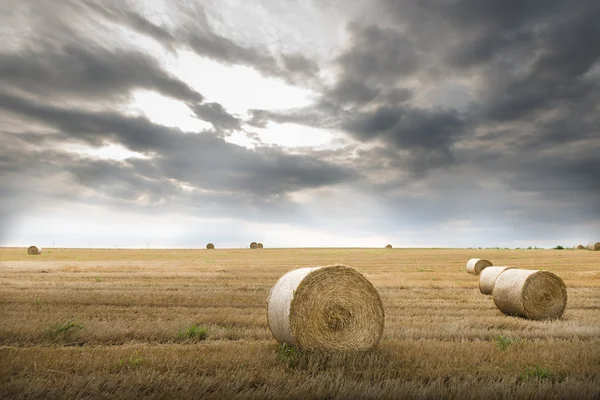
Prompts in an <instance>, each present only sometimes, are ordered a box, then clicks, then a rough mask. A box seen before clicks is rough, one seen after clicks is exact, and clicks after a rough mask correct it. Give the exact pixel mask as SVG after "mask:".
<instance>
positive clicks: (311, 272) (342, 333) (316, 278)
mask: <svg viewBox="0 0 600 400" xmlns="http://www.w3.org/2000/svg"><path fill="white" fill-rule="evenodd" d="M267 316H268V320H269V328H270V329H271V332H272V333H273V337H275V339H276V340H277V341H278V342H279V343H286V344H288V345H291V346H296V347H298V348H301V349H305V350H320V351H350V350H368V349H371V348H373V347H374V346H376V345H377V343H378V342H379V340H380V339H381V336H382V334H383V325H384V318H385V316H384V311H383V303H382V302H381V298H380V297H379V293H377V290H376V289H375V288H374V287H373V285H372V284H371V282H369V281H368V280H367V279H366V278H365V277H364V276H363V275H362V274H360V273H359V272H357V271H356V270H354V269H352V268H348V267H346V266H343V265H332V266H328V267H314V268H299V269H296V270H293V271H290V272H288V273H287V274H285V275H284V276H282V277H281V278H280V279H279V280H278V281H277V283H276V284H275V285H274V286H273V288H272V289H271V292H270V294H269V299H268V300H267Z"/></svg>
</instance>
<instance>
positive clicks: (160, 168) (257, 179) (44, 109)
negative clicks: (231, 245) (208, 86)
mask: <svg viewBox="0 0 600 400" xmlns="http://www.w3.org/2000/svg"><path fill="white" fill-rule="evenodd" d="M0 108H2V109H4V110H7V111H11V112H13V113H16V114H18V115H20V116H21V117H22V118H24V119H25V120H31V121H36V122H37V123H43V124H46V125H48V126H49V127H51V128H54V129H56V130H58V131H60V135H61V136H62V138H63V139H62V140H65V141H67V140H68V141H77V142H85V143H87V144H90V145H92V146H100V145H102V144H108V143H118V144H122V145H124V146H125V147H127V148H129V149H130V150H133V151H137V152H140V153H144V154H150V155H152V154H158V157H156V158H155V159H153V161H152V162H151V163H150V164H151V165H153V166H154V167H155V168H156V170H152V169H150V170H147V171H145V176H150V175H155V174H165V178H173V179H177V180H180V181H182V182H187V183H188V184H190V185H192V186H197V187H202V188H211V189H214V190H226V191H234V192H235V191H247V192H250V193H253V194H255V195H261V196H264V197H269V196H272V195H277V194H282V193H285V192H290V191H295V190H301V189H302V188H310V187H319V186H324V185H329V184H335V183H338V182H341V181H345V180H347V179H352V177H353V176H354V173H353V172H351V171H349V170H347V169H345V168H341V167H336V166H334V165H330V164H328V163H326V162H323V161H320V160H318V159H316V158H314V157H310V156H296V155H288V154H286V153H284V152H283V151H282V150H279V149H272V148H269V149H260V148H259V149H257V150H254V151H253V150H249V149H246V148H243V147H240V146H237V145H233V144H230V143H227V142H225V141H224V140H223V139H221V138H219V137H216V136H215V135H214V133H212V132H206V133H199V134H191V133H190V134H185V133H183V132H182V131H180V130H179V129H175V128H167V127H164V126H160V125H156V124H154V123H152V122H151V121H149V120H148V119H146V118H144V117H128V116H124V115H121V114H119V113H118V112H115V111H88V110H78V109H73V108H68V109H67V108H62V107H57V106H52V105H47V104H39V103H35V102H32V101H29V100H26V99H24V98H22V97H18V96H14V95H10V94H6V93H4V94H3V93H0ZM47 138H48V140H56V137H54V136H53V135H48V136H47ZM112 172H113V173H114V171H112ZM109 175H110V174H109Z"/></svg>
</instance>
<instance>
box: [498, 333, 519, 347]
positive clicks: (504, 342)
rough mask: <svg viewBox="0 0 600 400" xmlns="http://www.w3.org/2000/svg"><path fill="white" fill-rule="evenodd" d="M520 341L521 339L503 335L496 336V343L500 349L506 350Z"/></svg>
mask: <svg viewBox="0 0 600 400" xmlns="http://www.w3.org/2000/svg"><path fill="white" fill-rule="evenodd" d="M518 341H519V339H513V338H507V337H505V336H502V335H498V336H496V344H497V345H498V347H500V350H506V349H508V347H509V346H510V345H511V344H513V343H517V342H518Z"/></svg>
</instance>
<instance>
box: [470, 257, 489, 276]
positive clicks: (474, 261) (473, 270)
mask: <svg viewBox="0 0 600 400" xmlns="http://www.w3.org/2000/svg"><path fill="white" fill-rule="evenodd" d="M492 265H493V264H492V263H491V261H488V260H482V259H480V258H471V259H470V260H469V261H467V272H468V273H469V274H473V275H479V274H480V273H481V271H482V270H483V269H484V268H487V267H491V266H492Z"/></svg>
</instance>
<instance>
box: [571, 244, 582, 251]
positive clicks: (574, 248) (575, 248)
mask: <svg viewBox="0 0 600 400" xmlns="http://www.w3.org/2000/svg"><path fill="white" fill-rule="evenodd" d="M583 249H585V246H584V245H582V244H576V245H575V246H573V250H583Z"/></svg>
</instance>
